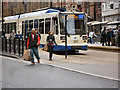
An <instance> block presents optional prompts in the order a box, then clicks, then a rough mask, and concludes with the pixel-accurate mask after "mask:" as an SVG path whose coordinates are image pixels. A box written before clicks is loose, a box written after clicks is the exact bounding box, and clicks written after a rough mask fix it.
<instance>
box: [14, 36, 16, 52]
mask: <svg viewBox="0 0 120 90" xmlns="http://www.w3.org/2000/svg"><path fill="white" fill-rule="evenodd" d="M15 40H16V38H14V54H15V53H16V50H15V49H16V48H15V46H16V45H15V44H16V43H15Z"/></svg>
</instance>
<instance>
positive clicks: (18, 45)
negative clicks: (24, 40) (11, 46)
mask: <svg viewBox="0 0 120 90" xmlns="http://www.w3.org/2000/svg"><path fill="white" fill-rule="evenodd" d="M18 40H19V44H18V53H19V56H20V37H19V38H18Z"/></svg>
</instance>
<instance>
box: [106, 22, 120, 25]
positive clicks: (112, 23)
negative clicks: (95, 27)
mask: <svg viewBox="0 0 120 90" xmlns="http://www.w3.org/2000/svg"><path fill="white" fill-rule="evenodd" d="M107 24H108V25H115V24H120V21H112V22H108V23H107Z"/></svg>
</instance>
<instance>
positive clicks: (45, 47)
mask: <svg viewBox="0 0 120 90" xmlns="http://www.w3.org/2000/svg"><path fill="white" fill-rule="evenodd" d="M44 50H45V51H48V43H46V44H45V46H44Z"/></svg>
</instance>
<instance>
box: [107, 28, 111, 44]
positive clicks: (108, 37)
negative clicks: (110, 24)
mask: <svg viewBox="0 0 120 90" xmlns="http://www.w3.org/2000/svg"><path fill="white" fill-rule="evenodd" d="M110 41H111V37H110V31H109V29H107V42H108V46H110Z"/></svg>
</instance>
